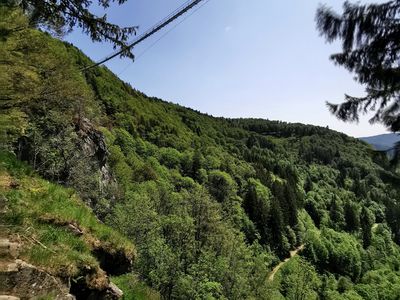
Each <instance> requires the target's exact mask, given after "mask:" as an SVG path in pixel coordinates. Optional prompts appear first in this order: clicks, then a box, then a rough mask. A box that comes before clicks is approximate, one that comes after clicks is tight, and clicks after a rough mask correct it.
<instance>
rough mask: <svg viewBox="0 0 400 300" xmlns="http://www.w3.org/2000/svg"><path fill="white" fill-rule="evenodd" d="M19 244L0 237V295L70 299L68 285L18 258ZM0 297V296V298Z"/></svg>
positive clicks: (16, 297)
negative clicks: (49, 296)
mask: <svg viewBox="0 0 400 300" xmlns="http://www.w3.org/2000/svg"><path fill="white" fill-rule="evenodd" d="M3 233H4V231H3ZM19 248H20V244H19V243H18V242H13V241H10V240H9V239H8V238H5V237H3V238H0V295H1V296H0V297H2V299H13V297H14V299H35V298H39V297H43V296H47V295H52V296H53V297H54V299H59V300H68V299H69V300H72V299H75V297H73V296H71V295H70V294H69V287H68V285H67V284H66V283H64V282H62V280H61V279H59V278H57V277H54V276H52V275H50V274H48V273H47V272H45V271H43V270H40V269H38V268H36V267H35V266H33V265H30V264H28V263H26V262H24V261H23V260H20V259H18V256H19ZM0 299H1V298H0Z"/></svg>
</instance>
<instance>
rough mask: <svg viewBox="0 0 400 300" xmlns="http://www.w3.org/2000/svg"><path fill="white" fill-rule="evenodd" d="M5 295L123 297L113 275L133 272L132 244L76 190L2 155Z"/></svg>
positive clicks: (0, 261) (0, 266) (0, 289)
mask: <svg viewBox="0 0 400 300" xmlns="http://www.w3.org/2000/svg"><path fill="white" fill-rule="evenodd" d="M0 157H1V163H0V204H1V205H0V206H1V216H2V218H1V224H0V228H1V239H0V248H1V249H0V250H1V252H0V254H1V255H0V279H1V280H0V282H1V286H0V294H6V295H13V296H17V297H19V298H21V299H28V298H29V299H30V298H32V297H36V298H37V297H39V298H40V297H51V296H54V297H56V296H57V297H58V298H57V299H72V298H71V297H72V296H68V294H69V293H71V294H73V295H74V296H76V297H77V299H87V298H88V297H89V295H91V297H95V298H96V299H103V298H104V299H119V298H121V295H122V294H121V293H122V292H121V291H120V290H119V289H118V288H117V287H116V286H115V285H113V284H112V283H111V282H110V279H109V277H108V275H121V274H123V273H128V272H130V270H131V268H132V264H133V260H134V259H135V256H136V251H135V248H134V247H133V245H132V244H131V243H130V242H129V241H127V240H126V239H124V238H123V237H122V236H120V235H119V234H117V233H115V232H114V231H113V230H111V229H110V228H108V227H107V226H105V225H103V224H101V223H100V222H99V221H98V219H97V218H96V217H95V216H94V215H93V213H92V212H91V211H90V209H89V208H88V207H87V206H86V205H85V204H84V203H83V202H82V201H81V200H80V199H79V198H78V196H77V195H76V194H75V193H74V191H73V190H70V189H65V188H63V187H61V186H58V185H57V184H51V183H49V182H47V181H45V180H43V179H40V178H38V177H37V176H36V175H34V174H33V173H32V170H31V168H30V167H28V166H26V165H25V164H23V163H20V162H18V161H17V160H16V158H15V157H13V155H10V154H5V153H4V152H0Z"/></svg>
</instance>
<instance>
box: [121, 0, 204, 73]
mask: <svg viewBox="0 0 400 300" xmlns="http://www.w3.org/2000/svg"><path fill="white" fill-rule="evenodd" d="M210 1H211V0H205V2H204V3H203V4H202V5H200V6H199V7H197V8H196V9H195V10H193V11H192V12H191V13H190V14H189V15H187V16H186V17H185V18H183V19H182V20H181V21H180V22H178V23H176V24H175V25H174V26H173V27H171V28H170V29H169V30H168V31H167V32H165V33H164V34H163V35H162V36H160V37H159V38H158V39H157V40H156V41H155V42H153V43H152V44H151V45H149V46H148V47H147V48H146V49H144V50H143V51H142V52H140V53H139V54H138V55H135V60H134V61H132V62H130V63H129V64H128V65H127V66H125V67H124V68H123V69H122V70H121V71H120V72H119V73H118V74H117V75H118V76H120V75H121V74H122V73H124V72H125V71H126V70H128V69H129V68H130V67H131V66H132V65H133V64H134V63H135V62H137V61H138V60H139V59H140V58H141V57H142V56H143V55H144V54H146V52H147V51H149V50H150V49H152V48H153V47H154V46H155V45H156V44H158V43H159V42H160V41H161V40H162V39H163V38H165V37H166V36H167V35H168V34H169V33H171V31H173V30H174V29H175V28H177V27H178V26H179V25H181V24H182V23H183V22H185V21H186V20H187V19H189V18H190V17H191V16H193V15H194V14H195V13H196V12H197V11H199V10H200V9H201V8H202V7H203V6H205V5H206V4H207V3H208V2H210Z"/></svg>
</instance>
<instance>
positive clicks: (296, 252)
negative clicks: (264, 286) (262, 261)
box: [268, 245, 304, 281]
mask: <svg viewBox="0 0 400 300" xmlns="http://www.w3.org/2000/svg"><path fill="white" fill-rule="evenodd" d="M303 249H304V245H301V246H299V247H298V248H296V249H295V250H293V251H290V257H288V258H286V259H285V260H284V261H281V262H280V263H279V264H278V265H277V266H276V267H275V268H274V269H273V270H272V272H271V273H270V274H269V276H268V280H269V281H273V280H274V277H275V274H276V273H277V272H278V271H279V269H280V268H282V267H283V265H284V264H286V263H287V262H288V261H290V260H291V259H292V258H293V257H295V256H296V255H297V254H298V253H299V252H300V251H301V250H303Z"/></svg>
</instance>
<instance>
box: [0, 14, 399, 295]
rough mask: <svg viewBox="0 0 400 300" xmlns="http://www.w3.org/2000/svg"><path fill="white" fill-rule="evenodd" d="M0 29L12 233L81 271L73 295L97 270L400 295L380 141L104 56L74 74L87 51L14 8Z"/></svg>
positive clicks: (254, 289) (225, 287) (167, 288)
mask: <svg viewBox="0 0 400 300" xmlns="http://www.w3.org/2000/svg"><path fill="white" fill-rule="evenodd" d="M0 27H1V28H0V29H1V30H0V34H1V35H2V36H1V39H0V57H2V63H1V64H0V68H1V69H0V87H1V89H2V90H1V98H2V102H1V103H0V105H1V110H0V121H1V122H0V137H1V139H2V140H1V141H2V143H1V146H2V149H3V153H4V154H3V155H2V157H1V161H2V166H3V167H2V168H3V169H2V170H3V171H2V172H3V173H2V174H4V178H5V179H2V182H3V181H4V182H8V181H9V180H8V179H7V178H11V179H12V180H14V181H15V183H16V184H11V185H7V184H6V185H5V186H4V189H5V190H4V191H3V193H4V197H5V199H7V201H8V202H7V203H9V204H8V206H9V209H10V211H9V214H8V217H7V218H6V224H9V225H13V226H14V225H18V226H14V227H15V230H16V231H15V232H14V233H12V235H11V238H9V240H13V239H14V235H13V234H15V236H16V237H18V235H19V236H20V241H21V242H22V243H23V244H24V248H25V249H26V250H24V251H22V252H21V257H20V258H21V259H23V260H24V261H26V262H27V263H29V264H32V265H34V266H35V267H37V268H39V269H41V270H48V272H49V273H51V274H52V275H53V276H58V277H59V276H60V278H67V279H68V278H71V279H72V278H75V279H76V280H75V281H73V280H71V289H70V292H71V293H73V294H75V295H77V296H79V297H81V298H85V297H87V296H88V294H89V293H91V292H93V288H96V291H95V293H99V292H101V291H104V289H106V290H107V286H109V278H108V277H106V276H105V275H106V274H105V272H106V273H109V274H111V275H115V276H116V277H112V280H114V281H115V282H116V283H118V286H119V287H121V288H122V289H123V290H124V293H125V295H126V297H127V298H128V299H136V298H139V299H140V298H142V299H143V298H150V299H154V298H157V297H158V294H157V292H154V290H156V291H158V292H159V293H160V294H161V296H162V297H164V298H166V299H270V298H274V297H275V298H277V299H282V298H287V299H299V298H301V299H316V298H318V297H321V298H325V299H343V298H344V299H361V298H364V299H395V298H394V297H395V296H394V295H399V294H400V273H399V272H400V271H399V265H398V261H400V248H399V246H398V244H399V243H400V224H399V222H398V220H399V218H400V203H399V200H398V199H400V190H399V186H400V184H399V182H400V180H399V177H398V175H397V174H396V173H393V172H391V171H390V165H389V164H388V161H387V158H386V157H385V156H384V155H380V154H379V153H375V152H374V151H372V149H371V148H370V147H369V146H368V145H366V144H365V143H362V142H360V141H358V140H356V139H353V138H350V137H348V136H346V135H344V134H341V133H338V132H334V131H332V130H329V129H327V128H322V127H315V126H307V125H303V124H288V123H285V122H278V121H268V120H260V119H234V120H232V119H224V118H213V117H211V116H208V115H205V114H201V113H199V112H196V111H193V110H191V109H187V108H183V107H181V106H179V105H175V104H172V103H167V102H164V101H162V100H160V99H156V98H149V97H147V96H146V95H144V94H143V93H140V92H139V91H136V90H134V89H133V88H132V87H131V86H130V85H129V84H126V83H124V82H122V81H120V80H119V79H118V78H117V77H116V76H115V75H114V74H112V73H111V72H110V71H109V70H108V69H107V68H105V67H99V68H94V69H91V70H89V71H88V72H84V73H82V72H81V69H82V67H83V66H84V65H88V64H90V60H89V59H88V58H87V57H86V56H85V55H83V54H82V53H81V52H80V51H79V50H78V49H76V48H75V47H73V46H72V45H69V44H65V43H62V42H60V41H58V40H55V39H53V38H52V37H50V36H49V35H47V34H45V33H42V32H40V31H37V30H35V29H33V28H30V27H29V26H28V22H27V19H26V17H25V16H24V15H23V14H22V13H21V12H20V11H18V10H17V9H9V8H7V9H5V8H1V10H0ZM16 28H18V30H15V29H16ZM21 160H22V161H25V163H26V164H21V162H20V161H21ZM27 165H29V166H30V167H27ZM30 170H31V171H30ZM34 174H35V175H34ZM36 174H37V175H36ZM43 178H45V179H43ZM95 216H96V217H95ZM98 219H100V220H101V222H102V223H101V222H99V221H98ZM374 223H380V224H381V225H379V226H378V227H377V228H376V229H374V230H371V227H372V226H373V224H374ZM105 224H106V225H105ZM116 232H119V233H116ZM23 236H26V238H24V237H23ZM132 243H133V244H134V245H135V249H136V251H137V254H138V255H137V256H134V255H133V253H134V251H133V250H132V249H133V246H132ZM303 244H304V245H305V248H304V250H303V251H301V253H299V254H300V255H296V258H295V259H292V260H290V261H289V262H287V263H285V264H284V265H282V266H281V268H280V271H279V272H280V275H282V276H276V277H275V278H274V280H273V281H269V280H267V279H268V276H269V274H270V273H271V271H272V269H273V267H274V266H276V265H277V264H278V263H279V262H280V261H281V260H282V259H284V258H285V257H287V256H288V255H289V253H290V251H293V250H294V249H296V248H298V247H299V246H300V245H303ZM129 249H131V250H129ZM133 257H135V259H134V260H133V272H134V273H127V274H123V275H119V274H122V273H125V272H128V271H129V270H128V269H127V268H126V267H127V266H129V265H130V263H127V261H129V259H130V258H133ZM110 262H111V263H110ZM63 275H64V277H63ZM103 275H104V276H103ZM76 276H77V277H76ZM67 281H68V280H67ZM143 283H145V284H143ZM146 285H148V286H150V287H151V288H152V289H153V290H151V289H149V288H147V287H146ZM299 287H301V288H299ZM98 295H99V294H96V297H98Z"/></svg>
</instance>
